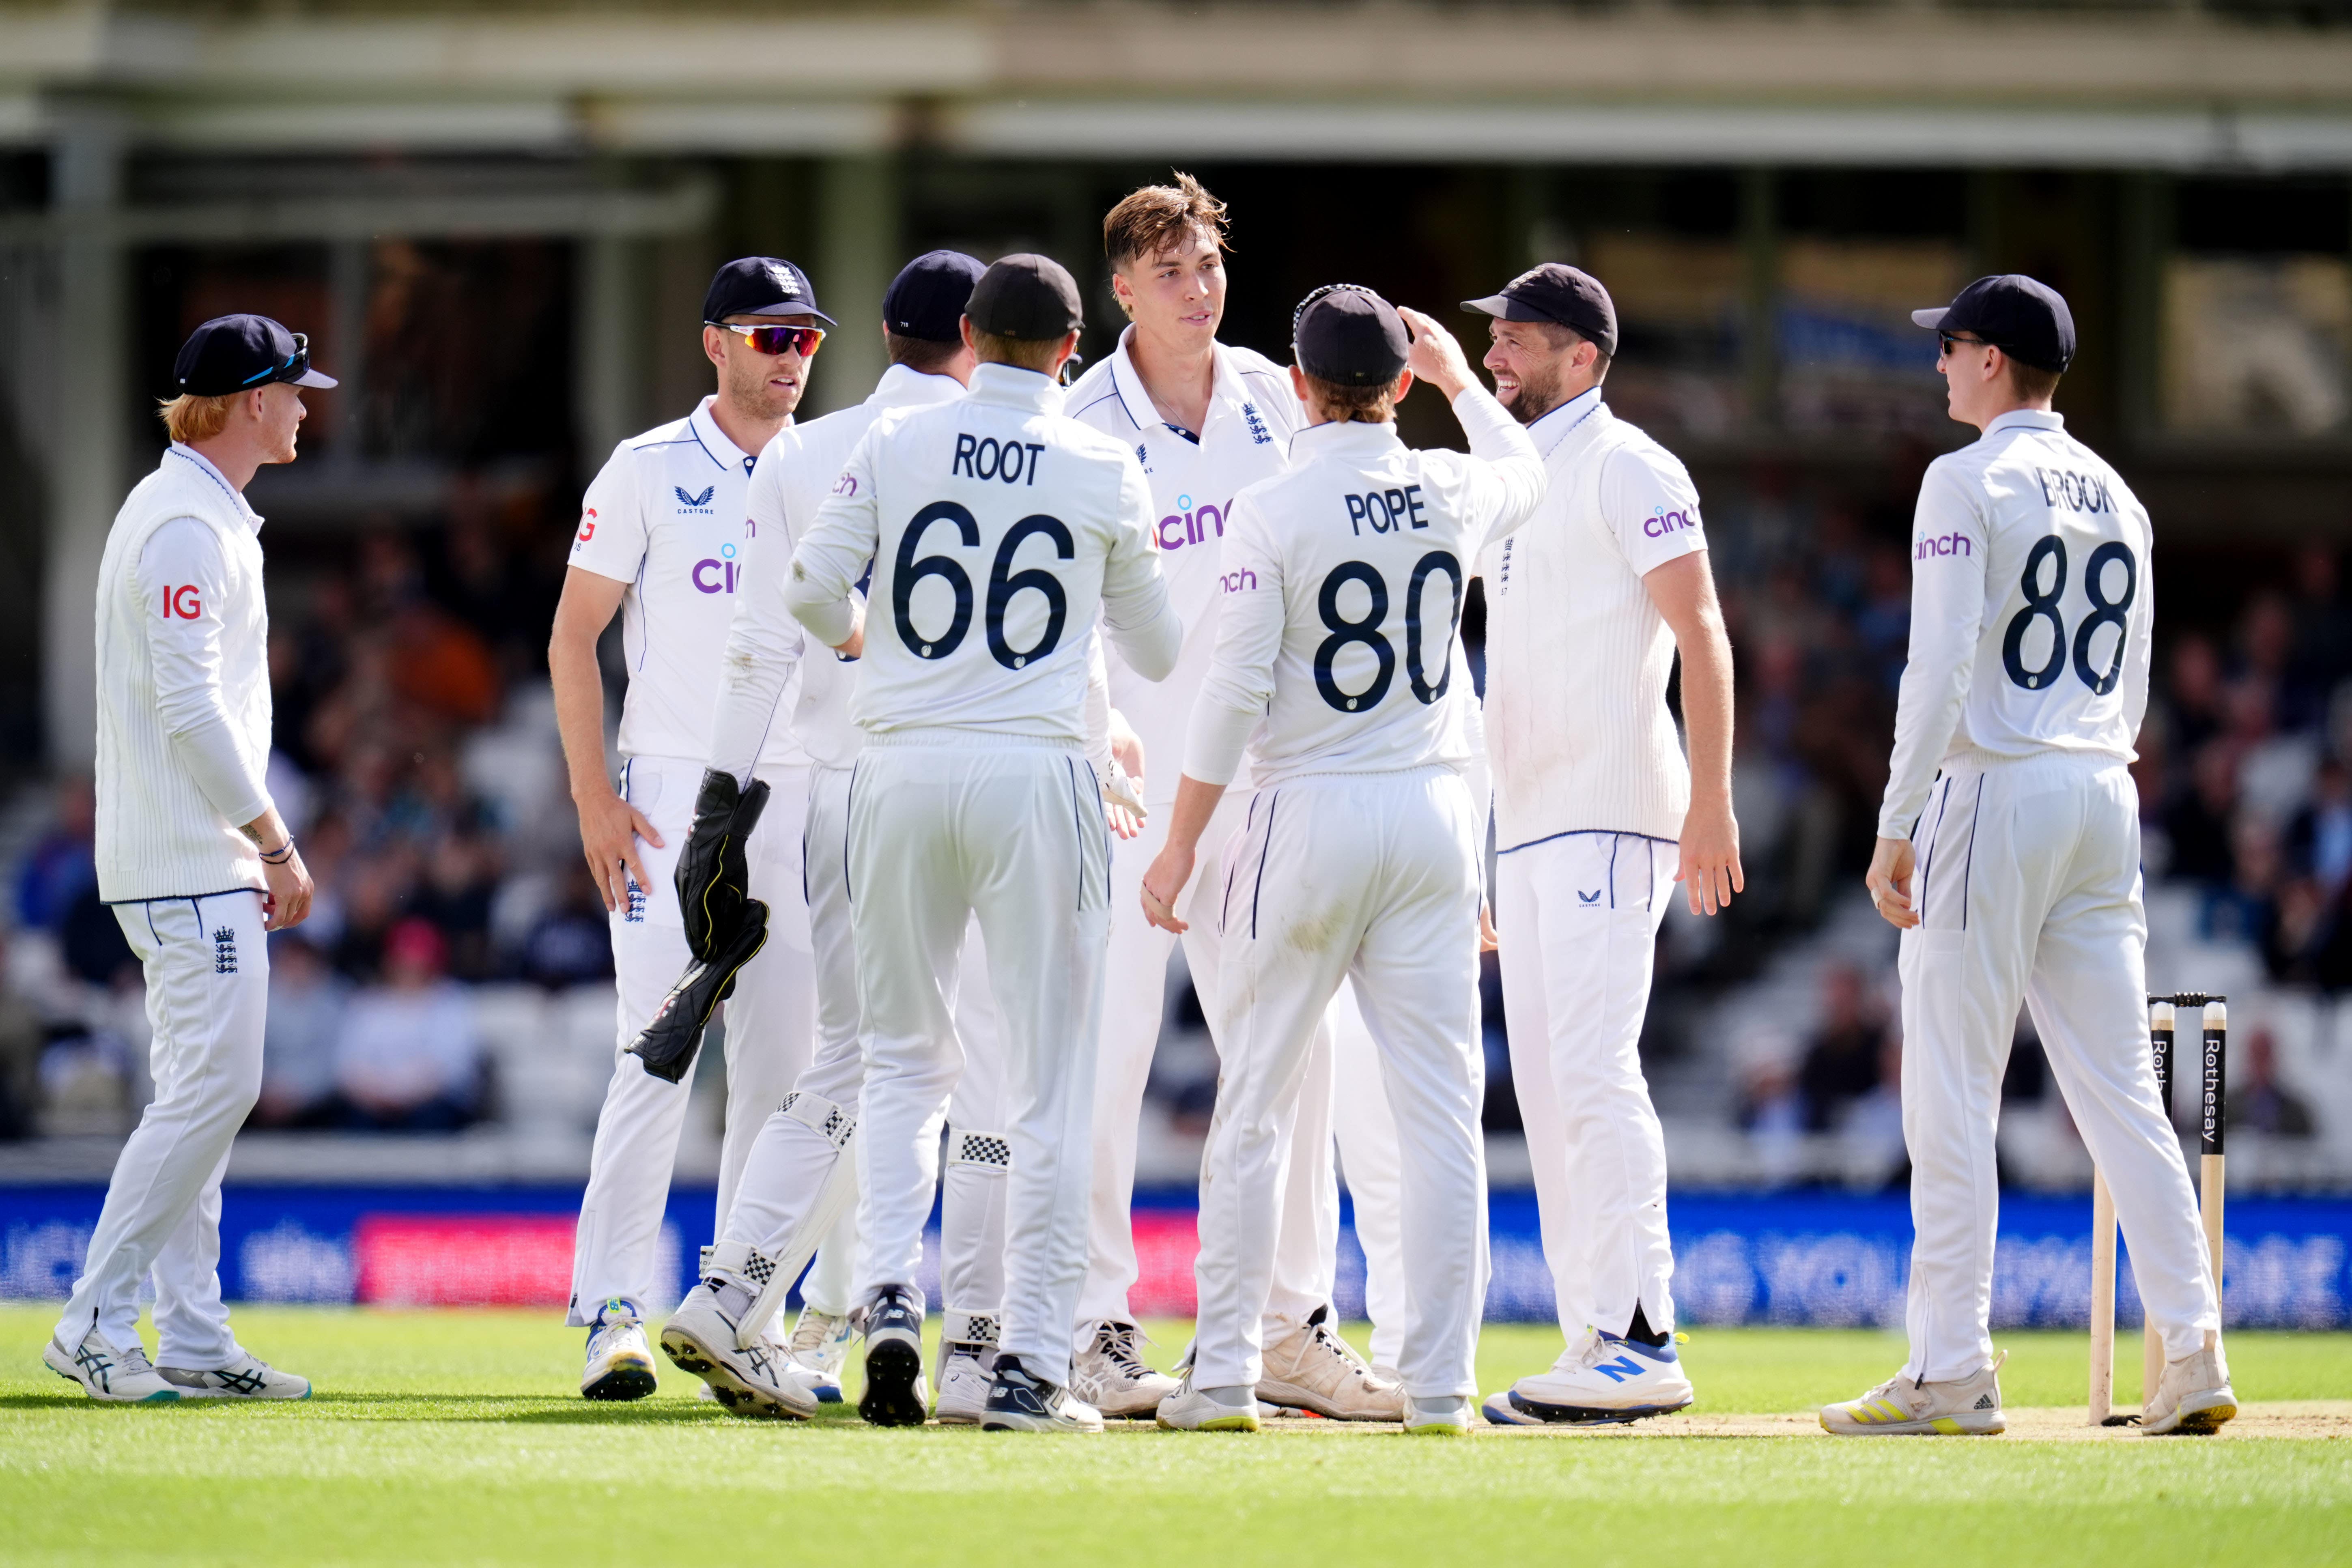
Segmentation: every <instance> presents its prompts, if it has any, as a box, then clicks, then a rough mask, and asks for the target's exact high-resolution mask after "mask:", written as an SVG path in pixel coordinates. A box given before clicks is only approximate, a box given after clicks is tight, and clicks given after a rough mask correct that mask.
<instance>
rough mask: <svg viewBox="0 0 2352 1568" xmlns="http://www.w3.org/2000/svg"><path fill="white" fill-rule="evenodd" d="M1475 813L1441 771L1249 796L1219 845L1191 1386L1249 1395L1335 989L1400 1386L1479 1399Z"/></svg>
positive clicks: (1481, 1069)
mask: <svg viewBox="0 0 2352 1568" xmlns="http://www.w3.org/2000/svg"><path fill="white" fill-rule="evenodd" d="M1476 815H1477V814H1476V812H1475V809H1474V807H1473V806H1472V804H1471V800H1470V792H1469V789H1468V788H1467V786H1465V784H1463V782H1462V779H1461V777H1460V776H1459V775H1458V774H1456V773H1454V772H1453V771H1452V770H1451V769H1449V768H1444V767H1435V766H1433V767H1426V768H1416V769H1410V770H1406V771H1403V772H1397V773H1320V774H1312V775H1309V776H1307V777H1304V778H1298V779H1294V780H1291V781H1289V782H1287V783H1286V784H1279V785H1276V786H1274V787H1271V788H1267V789H1264V790H1260V791H1259V792H1258V793H1257V794H1256V795H1255V796H1253V797H1252V798H1251V801H1250V808H1249V816H1248V818H1247V821H1246V823H1245V825H1244V829H1243V832H1242V833H1241V835H1240V836H1239V837H1237V838H1236V839H1235V841H1234V845H1233V847H1232V848H1231V849H1230V850H1229V852H1228V855H1227V858H1226V865H1225V867H1224V868H1223V869H1224V871H1225V873H1226V874H1225V875H1224V877H1223V882H1224V896H1223V911H1222V913H1223V927H1224V944H1223V968H1222V969H1221V971H1220V985H1219V990H1220V993H1221V994H1220V998H1219V1001H1220V1006H1221V1013H1222V1017H1221V1019H1220V1024H1219V1028H1218V1036H1217V1038H1218V1043H1219V1048H1220V1051H1221V1056H1222V1060H1221V1067H1220V1070H1219V1074H1218V1079H1217V1110H1216V1115H1215V1118H1214V1119H1213V1121H1212V1122H1211V1124H1210V1128H1209V1144H1208V1149H1207V1151H1206V1152H1205V1153H1204V1155H1203V1156H1202V1163H1201V1256H1200V1261H1199V1263H1198V1265H1197V1266H1196V1269H1195V1278H1196V1279H1197V1280H1198V1282H1199V1286H1200V1296H1201V1317H1200V1323H1199V1327H1198V1330H1197V1331H1196V1335H1195V1338H1194V1342H1193V1373H1192V1377H1193V1383H1194V1384H1195V1386H1199V1387H1210V1388H1216V1387H1234V1386H1247V1385H1250V1384H1255V1383H1256V1382H1257V1381H1258V1378H1259V1375H1260V1373H1262V1371H1263V1361H1262V1354H1261V1352H1262V1351H1263V1349H1264V1344H1263V1341H1262V1337H1261V1335H1262V1330H1263V1323H1264V1318H1265V1302H1266V1298H1267V1294H1268V1291H1269V1290H1270V1289H1271V1288H1272V1283H1273V1272H1274V1257H1275V1246H1276V1234H1277V1227H1278V1226H1279V1225H1280V1223H1281V1208H1282V1198H1283V1192H1282V1184H1283V1178H1284V1172H1283V1169H1282V1165H1283V1160H1282V1146H1283V1136H1282V1130H1283V1125H1284V1123H1285V1122H1286V1121H1288V1119H1289V1118H1290V1116H1291V1114H1292V1112H1293V1110H1294V1106H1295V1103H1296V1100H1297V1096H1298V1094H1299V1089H1300V1086H1301V1084H1302V1082H1303V1080H1304V1079H1305V1077H1306V1072H1307V1058H1308V1055H1309V1047H1310V1046H1311V1044H1312V1042H1313V1040H1314V1037H1315V1034H1316V1030H1317V1026H1318V1022H1319V1021H1320V1019H1321V1017H1322V1015H1323V1013H1324V1010H1325V1009H1326V1008H1327V1007H1328V1006H1329V1005H1330V1002H1331V999H1332V997H1333V995H1334V994H1336V993H1337V992H1338V990H1339V982H1340V980H1341V978H1342V977H1343V976H1346V977H1352V979H1353V980H1354V982H1355V987H1356V995H1357V999H1358V1002H1359V1003H1360V1005H1361V1007H1362V1009H1363V1016H1364V1023H1365V1026H1366V1027H1367V1028H1368V1029H1369V1030H1370V1034H1371V1037H1372V1040H1373V1042H1374V1044H1375V1046H1376V1047H1377V1048H1378V1051H1379V1055H1380V1063H1381V1079H1382V1083H1383V1087H1384V1088H1385V1089H1386V1090H1387V1096H1388V1103H1389V1106H1390V1108H1391V1111H1392V1112H1393V1114H1394V1117H1395V1121H1396V1128H1397V1140H1398V1143H1399V1146H1400V1150H1401V1158H1402V1165H1403V1171H1404V1178H1403V1181H1402V1194H1401V1197H1400V1204H1399V1222H1400V1228H1401V1233H1402V1250H1403V1256H1404V1264H1405V1268H1404V1276H1405V1280H1404V1297H1405V1300H1404V1313H1403V1318H1404V1329H1403V1334H1402V1345H1401V1347H1400V1350H1399V1353H1398V1357H1397V1363H1396V1364H1397V1369H1398V1371H1399V1372H1400V1373H1402V1374H1403V1377H1404V1383H1405V1388H1406V1390H1407V1392H1408V1393H1410V1394H1413V1395H1415V1396H1417V1397H1422V1398H1433V1397H1436V1396H1440V1395H1444V1394H1465V1395H1467V1394H1475V1393H1476V1392H1477V1379H1476V1375H1475V1368H1474V1366H1473V1362H1474V1360H1475V1354H1476V1351H1477V1342H1478V1321H1479V1316H1480V1312H1481V1309H1482V1308H1483V1306H1484V1304H1485V1301H1486V1276H1487V1255H1486V1150H1485V1145H1484V1143H1483V1142H1482V1140H1481V1136H1480V1132H1479V1124H1478V1115H1479V1109H1480V1102H1481V1100H1483V1098H1484V1093H1485V1079H1486V1074H1485V1065H1484V1061H1483V1059H1482V1058H1481V1055H1480V1050H1479V1037H1478V897H1479V868H1478V850H1477V844H1476V837H1475V835H1476Z"/></svg>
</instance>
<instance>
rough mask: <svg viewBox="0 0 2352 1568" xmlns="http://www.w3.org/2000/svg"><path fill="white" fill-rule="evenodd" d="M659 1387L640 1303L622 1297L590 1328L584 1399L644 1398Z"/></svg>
mask: <svg viewBox="0 0 2352 1568" xmlns="http://www.w3.org/2000/svg"><path fill="white" fill-rule="evenodd" d="M655 1386H656V1379H655V1377H654V1351H653V1346H652V1345H651V1344H650V1343H649V1342H647V1341H646V1326H645V1324H644V1322H643V1321H640V1320H639V1318H638V1316H637V1304H636V1303H635V1301H626V1300H621V1299H620V1298H619V1297H614V1299H613V1300H609V1301H607V1302H605V1303H604V1307H603V1308H602V1309H601V1310H599V1311H598V1312H597V1314H596V1321H594V1322H593V1323H591V1324H589V1325H588V1365H587V1367H586V1369H585V1370H583V1372H582V1373H580V1396H581V1397H582V1398H583V1399H643V1398H644V1397H645V1396H646V1394H651V1393H652V1392H653V1391H654V1388H655Z"/></svg>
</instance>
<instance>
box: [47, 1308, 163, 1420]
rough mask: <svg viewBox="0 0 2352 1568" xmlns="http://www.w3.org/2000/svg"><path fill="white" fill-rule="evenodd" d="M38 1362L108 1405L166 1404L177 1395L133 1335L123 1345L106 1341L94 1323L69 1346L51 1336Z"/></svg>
mask: <svg viewBox="0 0 2352 1568" xmlns="http://www.w3.org/2000/svg"><path fill="white" fill-rule="evenodd" d="M41 1363H42V1364H43V1365H44V1366H46V1367H47V1368H48V1369H49V1370H50V1371H51V1372H54V1373H57V1374H58V1376H59V1377H63V1378H68V1379H70V1380H72V1381H73V1382H75V1383H79V1384H81V1391H82V1392H83V1393H84V1394H89V1396H90V1397H91V1398H92V1399H103V1400H105V1401H106V1402H107V1403H109V1404H110V1405H170V1404H173V1403H174V1402H176V1401H177V1400H178V1399H179V1397H180V1391H179V1390H178V1389H176V1388H174V1387H173V1386H172V1385H171V1384H169V1383H166V1382H165V1381H164V1380H163V1373H159V1372H157V1371H156V1370H155V1364H154V1363H152V1362H151V1361H149V1360H148V1359H147V1347H146V1346H145V1345H143V1344H141V1343H140V1342H138V1341H137V1340H135V1339H134V1340H132V1341H131V1343H130V1344H129V1345H128V1346H127V1347H122V1348H118V1347H116V1346H113V1345H110V1344H108V1343H107V1342H105V1341H104V1340H102V1339H100V1338H99V1337H98V1329H97V1327H96V1325H92V1326H91V1328H90V1331H89V1333H87V1334H84V1335H83V1336H82V1341H81V1343H80V1344H79V1345H77V1346H75V1347H74V1348H73V1349H72V1350H68V1349H66V1347H65V1345H64V1343H63V1342H61V1341H58V1340H57V1339H54V1338H53V1339H51V1340H50V1341H49V1342H48V1345H47V1348H45V1349H44V1350H43V1351H42V1352H41Z"/></svg>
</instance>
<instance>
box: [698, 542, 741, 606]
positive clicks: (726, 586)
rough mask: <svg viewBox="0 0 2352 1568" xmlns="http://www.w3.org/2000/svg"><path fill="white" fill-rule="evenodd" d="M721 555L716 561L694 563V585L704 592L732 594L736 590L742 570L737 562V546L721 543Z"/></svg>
mask: <svg viewBox="0 0 2352 1568" xmlns="http://www.w3.org/2000/svg"><path fill="white" fill-rule="evenodd" d="M741 570H742V568H741V567H740V566H738V565H737V564H736V562H735V547H734V546H733V545H731V544H722V545H720V546H719V559H718V560H716V561H708V560H706V561H698V562H696V563H694V573H693V576H694V585H695V587H696V588H697V589H698V590H699V591H700V592H702V593H705V594H731V593H733V592H734V591H735V579H736V576H737V575H738V574H739V573H740V571H741Z"/></svg>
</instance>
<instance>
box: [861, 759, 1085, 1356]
mask: <svg viewBox="0 0 2352 1568" xmlns="http://www.w3.org/2000/svg"><path fill="white" fill-rule="evenodd" d="M849 823H850V827H849V867H850V877H849V883H850V896H851V899H852V900H853V902H852V921H853V925H854V928H855V930H856V946H857V969H858V990H859V994H860V995H861V997H862V998H863V1001H864V1005H865V1016H866V1018H865V1022H866V1121H865V1126H864V1128H863V1130H862V1131H860V1133H859V1136H858V1139H857V1148H858V1159H859V1168H860V1173H861V1177H862V1184H863V1189H864V1190H863V1196H862V1205H861V1209H860V1215H859V1218H860V1226H859V1229H860V1231H861V1232H862V1234H863V1236H864V1237H865V1241H866V1265H865V1285H864V1287H863V1289H862V1291H861V1294H862V1295H863V1296H864V1297H866V1299H868V1300H870V1299H871V1298H872V1295H873V1294H874V1292H875V1291H876V1290H877V1289H879V1288H880V1287H882V1286H884V1285H901V1286H906V1287H908V1288H912V1287H913V1286H914V1285H915V1282H916V1279H917V1271H918V1269H919V1267H920V1264H921V1261H922V1236H923V1223H924V1221H925V1220H926V1219H928V1218H929V1214H930V1206H931V1195H932V1191H933V1185H934V1182H935V1179H936V1173H937V1171H938V1168H939V1143H938V1126H939V1117H940V1113H941V1112H942V1111H943V1110H946V1108H947V1104H948V1100H949V1096H950V1093H951V1091H952V1090H953V1089H954V1088H955V1086H956V1083H957V1080H958V1078H959V1076H960V1074H961V1071H962V1068H963V1066H964V1056H965V1053H964V1047H963V1046H962V1044H961V1042H960V1040H959V1038H958V1035H957V1030H956V1026H955V1021H954V1016H953V1000H952V988H953V986H954V984H955V976H956V973H957V963H956V952H957V949H958V948H959V947H960V946H961V943H962V942H963V940H964V935H965V928H966V925H967V923H968V922H969V921H971V918H972V917H974V916H977V917H978V920H979V924H980V929H981V931H982V933H983V934H984V936H985V938H986V942H987V963H988V981H989V988H990V990H991V991H992V993H993V994H994V997H995V1002H996V1015H997V1022H998V1030H999V1037H1000V1040H1001V1042H1002V1050H1003V1063H1002V1067H1001V1068H1000V1071H999V1073H998V1075H997V1077H998V1081H999V1084H1000V1086H1001V1089H1000V1092H1001V1096H1002V1098H1001V1100H1000V1102H999V1109H998V1110H997V1114H998V1116H999V1117H1000V1118H1001V1119H1002V1122H1003V1128H1002V1130H1003V1133H1004V1142H1005V1143H1006V1144H1007V1146H1008V1150H1009V1153H1010V1157H1011V1161H1012V1169H1011V1172H1010V1173H1009V1174H1008V1176H1007V1178H1006V1184H1005V1201H1004V1216H1005V1217H1004V1232H1005V1239H1004V1249H1003V1252H1004V1288H1003V1331H1002V1337H1001V1339H1000V1344H1001V1345H1002V1346H1003V1349H1004V1350H1005V1351H1006V1352H1009V1353H1011V1354H1014V1355H1017V1356H1019V1357H1020V1358H1021V1360H1022V1363H1023V1364H1024V1365H1025V1366H1027V1367H1029V1368H1030V1369H1031V1370H1032V1371H1034V1372H1035V1373H1038V1374H1039V1375H1041V1376H1043V1377H1045V1378H1046V1379H1048V1380H1050V1381H1052V1382H1055V1383H1067V1382H1068V1381H1069V1361H1070V1324H1071V1322H1072V1321H1073V1318H1074V1315H1075V1313H1076V1310H1077V1296H1078V1287H1079V1283H1080V1280H1081V1279H1082V1278H1083V1277H1084V1275H1085V1272H1086V1257H1087V1253H1086V1237H1087V1231H1086V1218H1087V1177H1088V1175H1089V1173H1090V1172H1091V1169H1092V1161H1091V1159H1090V1156H1089V1152H1088V1142H1089V1129H1090V1126H1091V1123H1092V1121H1093V1110H1094V1068H1095V1052H1096V1044H1097V1033H1098V1031H1099V1028H1100V1025H1101V1016H1102V957H1103V944H1104V939H1105V936H1106V929H1107V918H1108V900H1109V894H1110V889H1109V886H1108V879H1109V871H1110V846H1109V834H1108V827H1107V826H1105V824H1104V821H1103V811H1102V792H1101V786H1100V784H1098V783H1097V780H1096V778H1095V774H1094V771H1093V769H1092V768H1090V767H1089V766H1088V765H1087V761H1086V758H1085V757H1084V756H1083V755H1081V754H1079V753H1078V752H1076V751H1074V750H1072V749H1069V748H1067V747H1065V746H1062V745H1060V744H1057V743H1053V742H1037V741H1033V740H1029V739H1027V738H1025V737H1020V736H1009V735H989V734H984V733H978V732H969V731H916V732H914V733H912V734H905V733H901V734H892V735H877V736H874V737H871V738H869V739H868V741H867V742H866V751H865V752H864V754H863V755H862V756H861V757H860V758H859V760H858V763H857V768H856V778H855V779H854V781H853V782H852V784H851V793H850V808H849ZM971 978H972V979H974V980H976V979H977V978H978V977H977V976H973V977H971Z"/></svg>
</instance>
